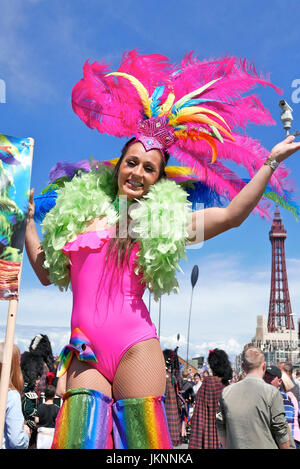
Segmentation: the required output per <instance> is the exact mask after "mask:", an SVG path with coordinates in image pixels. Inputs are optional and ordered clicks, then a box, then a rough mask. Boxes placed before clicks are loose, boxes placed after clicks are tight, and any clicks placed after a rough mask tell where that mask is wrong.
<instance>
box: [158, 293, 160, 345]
mask: <svg viewBox="0 0 300 469" xmlns="http://www.w3.org/2000/svg"><path fill="white" fill-rule="evenodd" d="M160 319H161V297H160V298H159V317H158V338H159V339H160Z"/></svg>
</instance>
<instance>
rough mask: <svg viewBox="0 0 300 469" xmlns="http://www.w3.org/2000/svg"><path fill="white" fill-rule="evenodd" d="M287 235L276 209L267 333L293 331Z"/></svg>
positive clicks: (273, 227) (273, 228)
mask: <svg viewBox="0 0 300 469" xmlns="http://www.w3.org/2000/svg"><path fill="white" fill-rule="evenodd" d="M286 237H287V233H286V230H285V228H284V225H283V223H282V220H281V217H280V213H279V209H278V207H276V210H275V213H274V218H273V223H272V228H271V230H270V232H269V238H270V241H271V244H272V274H271V293H270V304H269V316H268V332H276V331H278V330H280V329H281V328H283V327H285V328H286V329H295V326H294V321H293V316H292V308H291V301H290V294H289V287H288V279H287V271H286V262H285V249H284V242H285V240H286Z"/></svg>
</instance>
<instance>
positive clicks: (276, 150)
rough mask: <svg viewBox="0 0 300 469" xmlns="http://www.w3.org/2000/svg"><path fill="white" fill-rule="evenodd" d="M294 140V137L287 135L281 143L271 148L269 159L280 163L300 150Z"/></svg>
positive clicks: (299, 145)
mask: <svg viewBox="0 0 300 469" xmlns="http://www.w3.org/2000/svg"><path fill="white" fill-rule="evenodd" d="M294 140H295V137H294V135H289V136H288V137H286V138H285V139H284V140H283V141H282V142H280V143H277V145H275V147H273V148H272V150H271V153H270V157H271V158H272V159H273V160H276V161H277V162H278V163H281V162H282V161H283V160H285V159H286V158H288V157H289V156H291V155H292V154H293V153H296V151H298V150H300V142H295V141H294Z"/></svg>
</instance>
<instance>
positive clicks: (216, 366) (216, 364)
mask: <svg viewBox="0 0 300 469" xmlns="http://www.w3.org/2000/svg"><path fill="white" fill-rule="evenodd" d="M207 361H208V364H209V366H210V368H211V371H212V372H213V374H214V375H215V376H218V377H219V378H222V383H223V384H224V385H227V384H229V381H230V380H231V379H232V368H231V363H230V361H229V358H228V355H227V353H226V352H224V350H220V349H218V348H216V349H214V350H212V351H211V352H210V353H209V356H208V360H207Z"/></svg>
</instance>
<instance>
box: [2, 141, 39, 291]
mask: <svg viewBox="0 0 300 469" xmlns="http://www.w3.org/2000/svg"><path fill="white" fill-rule="evenodd" d="M33 145H34V140H33V139H32V138H16V137H9V136H7V135H2V134H0V300H11V299H17V298H18V295H19V274H20V271H21V266H22V259H23V250H24V241H25V230H26V221H27V213H28V202H29V193H30V178H31V165H32V155H33Z"/></svg>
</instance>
